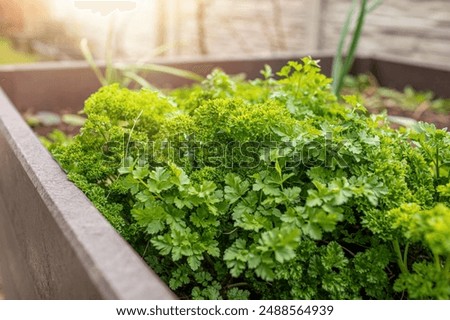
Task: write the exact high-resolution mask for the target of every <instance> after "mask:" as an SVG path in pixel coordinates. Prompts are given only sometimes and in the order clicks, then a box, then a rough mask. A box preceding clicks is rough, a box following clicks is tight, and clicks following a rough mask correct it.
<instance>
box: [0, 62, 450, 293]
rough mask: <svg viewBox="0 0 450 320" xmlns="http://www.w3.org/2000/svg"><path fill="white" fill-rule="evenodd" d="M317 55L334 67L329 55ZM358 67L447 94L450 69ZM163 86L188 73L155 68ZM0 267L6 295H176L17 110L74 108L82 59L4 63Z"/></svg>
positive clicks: (82, 94) (228, 66) (201, 65)
mask: <svg viewBox="0 0 450 320" xmlns="http://www.w3.org/2000/svg"><path fill="white" fill-rule="evenodd" d="M313 56H314V57H315V58H316V59H317V58H320V59H321V61H322V62H321V65H322V68H323V71H324V72H325V73H329V70H330V65H331V57H330V56H318V55H313ZM288 60H295V58H293V57H280V58H276V59H275V58H274V59H259V60H234V61H194V62H185V63H170V64H171V65H172V66H176V67H179V68H183V69H187V70H191V71H194V72H196V73H199V74H203V75H206V74H207V73H209V72H210V71H211V70H212V68H214V67H221V68H222V69H224V70H225V71H226V72H228V73H231V74H233V73H245V74H246V75H247V77H248V78H255V77H257V76H259V71H260V70H261V69H262V68H263V66H264V64H269V65H271V66H272V68H273V69H274V70H278V69H280V68H281V67H282V66H283V65H284V64H285V63H286V62H287V61H288ZM353 72H354V73H363V72H371V73H372V74H374V75H375V76H376V77H377V79H378V81H379V83H380V84H381V85H384V86H388V87H395V88H398V89H402V88H403V87H404V86H405V85H407V84H409V85H411V86H413V87H414V88H415V89H418V90H432V91H434V92H435V93H436V95H437V96H440V97H449V96H450V92H448V88H449V87H450V70H449V69H448V68H447V69H446V68H444V67H436V66H417V65H408V64H403V63H401V62H398V61H394V60H389V59H386V58H381V57H380V58H360V59H358V60H357V61H356V63H355V67H354V70H353ZM150 81H151V82H152V83H153V84H154V85H156V86H160V87H171V88H173V87H177V86H180V85H183V84H186V81H185V80H182V79H176V78H173V77H170V76H166V75H163V76H161V75H157V76H153V77H151V78H150ZM0 84H1V87H2V89H3V91H4V93H3V92H0V151H1V156H0V166H1V168H2V170H1V172H0V175H1V179H0V271H1V273H2V278H3V279H4V290H5V293H6V295H7V297H8V298H25V299H46V298H47V299H52V298H61V299H90V298H92V299H158V298H161V299H170V298H174V295H173V294H172V293H171V291H170V290H169V289H168V288H167V287H166V286H165V284H163V283H162V282H161V281H160V280H159V278H158V277H157V276H155V274H154V273H153V272H152V271H151V270H150V269H149V268H148V267H147V266H146V265H145V263H144V262H143V261H142V260H141V259H140V258H139V257H138V256H137V255H136V254H135V253H134V252H133V250H132V249H131V248H130V247H129V245H128V244H126V242H125V241H124V240H122V239H121V237H120V236H119V235H118V234H117V233H116V232H115V231H114V230H113V229H112V227H110V225H109V224H108V223H107V222H106V221H105V220H104V218H103V217H102V216H101V214H100V213H99V212H98V211H97V210H96V209H95V208H94V207H93V206H92V204H91V203H90V202H89V201H88V200H87V198H86V197H85V196H84V195H83V194H82V193H81V192H80V191H79V190H78V189H77V188H76V187H75V186H74V185H73V184H72V183H70V182H68V181H67V178H66V176H65V174H64V173H63V172H62V170H61V169H60V168H59V166H58V165H57V164H56V163H55V162H54V160H53V159H52V158H51V156H50V155H49V154H48V152H47V151H46V150H45V149H44V147H43V146H42V145H41V144H40V142H39V140H38V139H37V138H36V136H35V135H34V134H33V132H32V131H31V129H30V128H29V127H28V126H27V125H26V123H25V122H24V121H23V120H22V119H21V116H20V114H19V112H22V113H25V112H27V111H30V110H31V111H33V112H36V111H39V110H47V111H49V110H50V111H51V110H54V111H57V110H60V109H61V108H64V109H65V110H73V112H76V111H78V110H80V109H81V108H82V105H83V102H84V100H85V99H86V98H87V97H88V96H89V95H90V94H91V93H92V92H94V91H95V90H96V89H97V88H98V83H97V80H96V79H95V77H94V75H93V74H92V72H91V70H90V69H89V67H88V66H87V65H85V64H83V63H67V64H60V63H57V64H54V63H45V64H40V65H33V66H27V67H2V68H0Z"/></svg>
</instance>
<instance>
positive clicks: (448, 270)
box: [444, 254, 450, 276]
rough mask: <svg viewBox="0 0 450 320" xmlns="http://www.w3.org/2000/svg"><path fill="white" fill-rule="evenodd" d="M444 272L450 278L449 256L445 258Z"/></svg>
mask: <svg viewBox="0 0 450 320" xmlns="http://www.w3.org/2000/svg"><path fill="white" fill-rule="evenodd" d="M444 272H445V273H446V274H447V275H449V276H450V274H449V273H450V254H449V255H448V256H447V259H446V260H445V266H444Z"/></svg>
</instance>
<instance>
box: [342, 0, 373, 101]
mask: <svg viewBox="0 0 450 320" xmlns="http://www.w3.org/2000/svg"><path fill="white" fill-rule="evenodd" d="M366 6H367V0H361V5H360V9H359V14H358V19H357V22H356V28H355V31H354V32H353V37H352V41H351V43H350V47H349V50H348V51H347V54H346V57H345V60H344V63H343V66H342V69H341V70H340V73H339V75H338V80H337V83H336V87H335V93H336V94H337V95H338V94H339V93H340V92H341V89H342V85H343V83H344V77H345V76H346V75H347V74H348V72H349V71H350V68H351V67H352V65H353V61H354V60H355V54H356V49H357V48H358V44H359V40H360V38H361V33H362V28H363V26H364V21H365V17H366V14H367V11H366Z"/></svg>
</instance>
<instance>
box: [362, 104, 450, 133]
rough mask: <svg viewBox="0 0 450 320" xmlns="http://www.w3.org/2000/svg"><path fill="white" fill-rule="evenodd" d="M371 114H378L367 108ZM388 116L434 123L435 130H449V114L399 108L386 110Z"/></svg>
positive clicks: (376, 111) (377, 111)
mask: <svg viewBox="0 0 450 320" xmlns="http://www.w3.org/2000/svg"><path fill="white" fill-rule="evenodd" d="M368 110H369V111H370V112H372V113H379V110H373V109H371V108H368ZM387 113H388V115H391V116H400V117H405V118H411V119H414V120H417V121H424V122H430V123H434V125H435V126H436V127H437V128H440V129H442V128H450V114H445V113H437V112H434V111H432V110H429V109H428V110H423V111H420V110H419V108H417V109H416V110H405V109H402V108H399V107H394V108H388V109H387Z"/></svg>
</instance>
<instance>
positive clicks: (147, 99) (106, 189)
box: [51, 58, 450, 299]
mask: <svg viewBox="0 0 450 320" xmlns="http://www.w3.org/2000/svg"><path fill="white" fill-rule="evenodd" d="M262 74H263V78H262V79H257V80H253V81H247V80H244V79H242V78H240V77H231V76H229V75H227V74H225V73H224V72H222V71H220V70H216V71H214V72H213V73H212V74H211V75H209V76H208V77H207V78H206V79H205V80H204V81H203V82H202V84H201V85H198V86H195V87H192V88H184V89H178V90H176V91H174V92H172V93H168V94H167V95H162V94H161V93H155V92H150V91H147V90H141V91H138V92H134V91H129V90H127V89H121V88H119V87H118V86H116V85H113V86H108V87H104V88H102V89H101V90H100V91H99V92H98V93H96V94H94V95H93V96H92V97H91V98H89V100H88V101H87V102H86V107H85V112H86V115H87V121H86V123H85V125H84V127H83V129H82V131H81V133H80V135H78V136H76V137H75V138H74V140H73V141H70V142H65V143H60V144H58V143H56V145H53V146H51V150H52V152H53V154H54V156H55V158H56V159H57V160H58V161H59V162H60V163H61V165H62V167H63V168H64V169H65V170H66V171H67V172H68V176H69V178H70V179H72V181H74V182H75V183H76V184H77V185H78V186H79V187H80V188H81V189H82V190H83V191H84V192H85V193H86V195H87V196H88V197H89V198H90V199H91V200H92V201H93V202H94V204H95V205H96V206H97V207H98V208H99V210H100V211H101V212H102V213H103V214H104V215H105V216H106V217H107V218H108V219H109V221H110V222H111V223H112V224H113V225H114V226H115V227H116V228H117V230H118V231H119V232H120V233H121V234H122V235H123V236H124V237H125V238H126V239H127V240H128V241H130V243H131V244H132V245H133V246H134V247H135V248H136V250H137V251H138V252H139V253H140V254H141V255H142V256H143V257H144V259H145V260H146V261H147V262H148V263H149V265H150V266H151V267H152V268H153V269H154V270H155V272H157V273H158V275H159V276H160V277H161V278H162V279H163V280H164V281H166V283H167V284H168V285H169V286H170V287H171V288H172V290H174V291H175V292H176V293H177V294H178V295H179V296H180V297H182V298H192V299H247V298H254V299H255V298H258V299H361V298H364V299H393V298H402V297H407V298H447V299H448V298H449V297H450V296H449V288H450V278H449V265H450V262H448V260H449V253H450V244H449V243H448V239H450V234H449V225H450V220H449V217H450V213H449V212H450V209H449V207H450V202H449V201H450V192H449V185H450V184H449V183H450V182H449V172H450V170H449V165H450V152H449V150H450V148H449V146H450V135H449V134H448V133H447V132H446V131H444V130H437V129H436V128H435V127H434V126H432V125H429V124H419V125H418V126H417V128H413V129H408V130H399V131H396V130H392V129H390V128H389V126H388V124H387V120H386V118H384V117H383V116H373V115H368V114H367V112H366V111H365V109H364V107H363V106H362V104H361V102H360V101H359V100H358V99H357V98H355V97H346V98H345V102H344V103H341V102H339V101H338V99H337V98H336V96H335V95H334V94H333V93H332V91H331V80H330V79H328V78H327V77H325V76H324V75H322V74H321V73H320V68H319V65H318V62H317V61H314V60H312V59H311V58H304V59H302V60H301V61H299V62H289V63H288V64H287V65H286V66H285V67H283V68H282V69H281V70H280V71H279V72H278V73H276V76H275V75H274V74H273V73H272V70H271V69H270V67H266V68H265V69H264V71H263V72H262Z"/></svg>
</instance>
